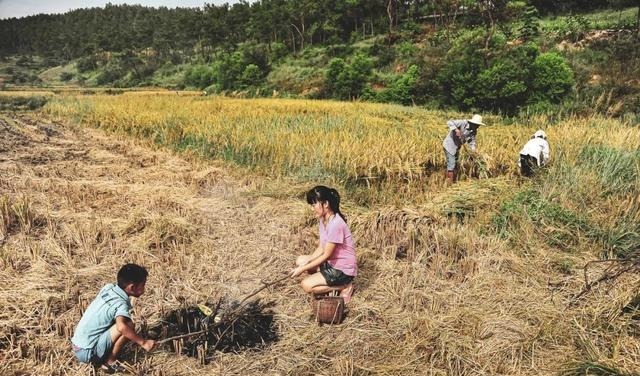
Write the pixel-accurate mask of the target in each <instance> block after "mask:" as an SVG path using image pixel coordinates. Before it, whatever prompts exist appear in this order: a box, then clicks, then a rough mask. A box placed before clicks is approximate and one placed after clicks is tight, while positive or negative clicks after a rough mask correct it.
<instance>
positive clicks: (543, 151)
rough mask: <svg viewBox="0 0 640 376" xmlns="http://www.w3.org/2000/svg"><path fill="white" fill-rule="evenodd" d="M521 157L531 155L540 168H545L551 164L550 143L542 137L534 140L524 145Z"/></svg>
mask: <svg viewBox="0 0 640 376" xmlns="http://www.w3.org/2000/svg"><path fill="white" fill-rule="evenodd" d="M520 155H530V156H532V157H534V158H535V159H536V161H538V166H544V165H545V164H547V162H549V143H548V142H547V140H545V139H544V138H541V137H536V138H532V139H531V140H529V141H527V143H526V144H524V147H523V148H522V150H520Z"/></svg>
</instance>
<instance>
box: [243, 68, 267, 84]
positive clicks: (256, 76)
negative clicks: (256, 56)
mask: <svg viewBox="0 0 640 376" xmlns="http://www.w3.org/2000/svg"><path fill="white" fill-rule="evenodd" d="M263 80H264V75H263V73H262V71H261V70H260V68H258V66H257V65H255V64H249V65H247V66H246V67H245V68H244V71H243V72H242V76H241V77H240V83H241V85H242V87H243V88H247V87H256V86H259V85H260V84H261V83H262V81H263Z"/></svg>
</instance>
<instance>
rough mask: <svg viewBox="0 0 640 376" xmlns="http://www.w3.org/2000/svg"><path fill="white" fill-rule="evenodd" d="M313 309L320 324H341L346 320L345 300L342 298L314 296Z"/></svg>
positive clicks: (312, 299)
mask: <svg viewBox="0 0 640 376" xmlns="http://www.w3.org/2000/svg"><path fill="white" fill-rule="evenodd" d="M311 309H312V311H313V315H314V317H315V318H316V322H317V323H318V324H339V323H341V322H342V319H343V318H344V299H343V298H342V297H341V296H327V295H318V296H314V297H312V298H311Z"/></svg>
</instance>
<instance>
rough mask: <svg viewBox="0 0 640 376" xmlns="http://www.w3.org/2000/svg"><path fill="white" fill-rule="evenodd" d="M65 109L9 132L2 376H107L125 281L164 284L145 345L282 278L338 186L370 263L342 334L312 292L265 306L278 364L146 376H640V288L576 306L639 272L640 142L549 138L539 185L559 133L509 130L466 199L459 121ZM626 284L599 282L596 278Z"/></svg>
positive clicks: (81, 100)
mask: <svg viewBox="0 0 640 376" xmlns="http://www.w3.org/2000/svg"><path fill="white" fill-rule="evenodd" d="M45 110H46V114H41V115H39V116H40V117H36V116H35V115H28V114H23V115H9V114H5V115H2V117H1V120H0V135H1V137H0V176H2V178H1V179H0V244H1V248H0V251H1V253H0V256H1V258H0V263H1V264H0V283H1V284H2V286H3V288H2V289H0V302H1V303H2V304H1V307H2V308H0V359H1V361H0V374H2V375H18V374H25V373H27V374H60V375H62V374H65V375H69V374H78V375H80V374H87V373H88V372H90V371H91V369H90V367H88V366H82V365H79V364H78V363H77V362H76V361H75V360H74V358H73V356H72V354H71V352H70V345H69V337H70V336H71V334H72V331H73V328H74V326H75V324H76V322H77V321H78V319H79V318H80V315H81V312H82V310H83V309H84V308H86V305H87V304H88V302H89V301H90V300H91V299H93V297H94V296H95V294H96V293H97V291H98V289H99V288H100V287H101V286H102V285H103V284H105V283H107V282H111V281H113V279H114V274H115V272H116V271H117V269H118V267H119V266H120V265H121V264H122V263H124V262H137V263H141V264H143V265H146V266H148V267H149V268H150V279H149V282H148V288H147V293H146V294H145V295H143V296H142V297H141V298H140V299H138V300H137V301H135V302H134V306H135V318H136V322H137V323H138V325H139V327H140V329H141V330H146V329H147V328H157V327H158V325H162V323H163V322H165V321H166V320H167V318H168V317H169V314H170V313H171V312H175V311H176V310H180V309H187V308H189V307H193V306H195V305H196V304H199V303H206V302H217V301H220V300H224V301H234V300H235V301H239V300H241V299H242V298H243V297H244V296H246V295H247V294H249V293H251V292H252V291H254V290H255V289H256V288H257V287H260V286H261V281H265V282H268V281H273V280H276V279H279V278H281V277H282V276H283V273H286V272H287V271H288V270H289V268H290V267H291V265H292V262H293V260H294V259H295V255H296V254H300V253H303V252H309V251H311V250H312V248H313V246H314V245H315V242H316V239H315V233H316V227H315V226H316V225H315V222H314V221H313V218H312V216H311V212H310V210H309V209H308V208H307V206H306V204H305V203H304V202H303V200H301V195H302V193H303V192H304V191H305V190H306V189H308V188H309V187H310V186H312V185H314V184H316V183H324V182H329V183H332V184H338V185H339V188H340V189H341V192H343V196H344V204H345V208H344V210H343V211H344V212H345V213H346V214H347V218H348V223H349V224H350V226H351V228H352V231H353V233H354V237H355V238H356V241H357V245H358V258H359V267H360V271H359V273H360V275H359V277H358V278H357V280H356V294H355V295H354V298H353V300H352V302H351V303H350V304H349V312H348V314H347V316H346V318H345V321H344V322H343V323H342V324H340V325H337V326H331V325H325V326H317V325H316V324H315V323H314V322H313V318H312V316H311V311H310V309H309V305H308V299H307V297H305V296H304V295H303V293H302V291H301V290H300V288H299V287H298V286H297V284H296V281H294V280H290V281H287V282H285V283H283V284H279V285H274V286H272V287H269V288H267V289H265V290H263V291H261V292H260V293H259V294H258V295H256V299H259V303H258V301H256V302H257V303H256V304H260V306H261V309H263V311H261V314H264V315H266V316H270V317H272V319H273V321H272V322H273V326H272V329H273V331H274V332H275V333H276V334H277V338H273V337H269V338H268V340H269V341H270V342H269V343H265V345H264V346H257V348H253V349H246V348H235V349H234V350H233V351H226V352H225V351H222V349H219V350H216V351H211V352H210V353H209V354H207V356H206V359H204V360H205V361H204V362H203V359H202V358H201V359H197V358H193V357H188V356H185V355H176V354H175V352H174V351H173V349H172V348H170V347H163V348H161V349H159V350H157V351H155V352H153V353H149V354H145V353H144V352H143V351H141V350H140V349H138V348H136V347H135V346H134V347H131V348H129V349H127V351H126V354H125V358H126V360H127V361H128V364H129V365H130V369H131V371H132V372H134V373H135V374H149V375H190V374H222V375H259V374H266V375H497V374H503V375H554V374H559V373H562V374H567V375H588V374H599V375H603V374H608V375H609V374H611V375H624V374H635V373H638V372H640V367H639V365H640V325H639V322H638V321H637V319H638V314H637V312H636V311H635V310H634V298H637V291H638V286H639V283H640V278H639V277H638V276H637V274H634V273H626V274H623V275H621V276H620V277H618V278H617V279H616V280H615V281H613V282H608V283H603V284H600V285H595V286H594V287H593V288H592V289H591V291H589V292H588V293H586V294H583V295H582V296H581V297H580V298H579V299H576V295H577V294H579V293H580V291H581V290H582V289H583V287H584V276H583V269H582V266H583V265H585V263H586V262H587V261H589V260H594V259H598V258H603V257H611V256H614V257H619V258H626V257H629V256H630V255H633V254H634V253H633V252H634V248H633V247H635V246H636V245H637V244H638V242H637V239H638V238H635V237H634V236H636V235H637V234H636V232H638V231H639V230H638V229H637V227H634V226H637V224H638V223H640V210H639V209H640V199H638V195H639V193H640V192H639V188H638V176H639V174H638V171H639V170H640V165H639V162H638V159H637V154H634V153H637V150H638V149H639V148H640V132H639V131H638V129H637V128H633V127H630V126H628V125H625V124H620V123H617V122H615V121H612V120H606V119H589V120H586V121H578V120H571V121H567V122H564V123H560V124H557V125H554V126H548V124H545V125H547V128H548V132H547V133H548V134H549V137H550V139H551V142H552V148H553V151H554V154H553V157H554V165H553V166H552V167H551V168H550V169H549V171H548V172H547V173H545V174H544V176H542V177H540V178H539V179H538V180H534V181H523V180H520V179H519V178H518V177H517V176H515V172H516V167H515V158H516V155H515V153H517V151H518V150H519V147H521V145H522V144H523V143H524V141H526V139H527V138H528V136H529V135H530V133H532V132H533V130H535V128H537V127H538V126H540V125H543V124H539V123H536V124H532V125H528V126H527V125H524V126H522V125H520V126H517V125H510V126H506V125H498V124H495V123H494V125H492V126H489V127H486V128H485V129H482V130H481V133H480V137H479V144H480V147H481V149H482V153H483V154H484V155H485V157H486V158H485V159H484V161H483V164H482V166H483V167H482V168H484V169H485V170H484V171H486V175H481V174H478V173H477V172H474V170H473V168H475V167H474V166H472V165H470V164H469V165H467V167H465V168H467V169H466V170H465V171H466V172H467V175H469V176H474V175H477V176H478V178H464V179H463V181H461V182H460V183H458V184H457V185H455V186H453V187H446V186H445V185H444V182H443V179H442V177H441V174H440V170H441V169H442V167H443V161H442V156H441V147H440V143H441V139H442V137H443V136H444V132H446V128H445V125H444V121H445V120H446V117H448V116H446V115H445V114H441V113H433V112H427V111H423V110H419V109H416V108H404V107H397V106H383V105H367V104H342V103H329V102H303V101H274V100H255V101H254V100H252V101H247V100H244V101H241V100H232V99H218V98H183V97H178V96H176V97H175V98H169V97H167V96H166V95H160V96H157V95H146V96H145V95H140V94H136V95H126V94H125V95H122V96H92V97H74V96H65V97H62V98H59V99H56V100H55V101H52V102H49V104H47V106H46V107H45ZM52 115H55V116H56V117H57V120H56V121H55V122H51V121H48V120H45V119H46V117H45V116H52ZM458 116H463V115H458ZM494 120H495V119H494ZM70 123H72V124H82V125H89V126H93V127H99V128H103V129H106V130H108V131H116V132H114V133H111V134H105V133H103V132H102V131H101V130H92V129H90V128H85V127H77V126H73V125H69V124H70ZM128 135H136V136H140V137H142V139H143V142H140V141H133V140H132V138H130V137H129V136H128ZM149 140H151V141H152V142H153V143H158V144H161V145H163V146H168V147H170V148H173V149H175V150H179V151H191V152H189V153H185V154H176V153H171V152H170V151H167V150H166V148H160V149H158V148H154V147H153V145H151V143H149V142H148V141H149ZM283 141H285V142H283ZM194 152H195V153H194ZM194 154H196V156H195V157H194ZM201 156H205V157H216V158H226V159H228V160H231V161H233V162H236V164H238V163H239V164H240V165H241V166H240V167H238V166H237V165H235V166H230V165H228V164H226V163H223V162H220V161H216V160H214V159H206V158H205V159H203V158H201ZM474 163H475V162H474ZM607 165H608V166H609V167H610V168H611V169H613V171H614V172H612V173H611V174H610V172H611V171H612V170H606V169H604V168H601V167H602V166H607ZM245 167H248V168H245ZM616 169H617V170H616ZM325 170H327V171H329V173H330V174H331V175H332V176H331V177H329V176H324V175H323V171H325ZM265 173H266V174H265ZM266 176H269V177H266ZM276 177H279V178H276ZM332 179H334V180H332ZM376 179H379V180H384V182H382V183H374V181H375V180H376ZM616 179H617V180H616ZM634 179H635V180H634ZM367 182H368V183H369V186H367ZM361 183H363V184H361ZM340 184H342V185H340ZM589 192H591V193H590V194H589ZM385 196H394V197H385ZM363 204H368V207H367V206H365V205H363ZM607 267H608V264H607V263H598V264H595V265H594V266H593V267H590V268H589V269H588V270H587V276H588V278H589V279H590V280H594V279H596V278H599V277H600V276H602V273H603V272H604V271H606V268H607ZM635 300H638V299H635ZM635 304H636V305H640V304H637V303H635ZM635 309H637V307H636V308H635ZM156 334H158V333H156ZM165 334H166V333H165ZM159 335H160V336H162V335H163V333H159ZM203 363H206V364H203Z"/></svg>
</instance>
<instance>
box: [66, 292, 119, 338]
mask: <svg viewBox="0 0 640 376" xmlns="http://www.w3.org/2000/svg"><path fill="white" fill-rule="evenodd" d="M129 311H131V300H130V299H129V296H128V295H127V293H126V292H124V290H123V289H121V288H120V287H119V286H118V285H117V284H113V283H109V284H108V285H106V286H104V287H103V288H102V290H100V292H99V293H98V296H96V298H95V299H94V300H93V301H92V302H91V304H89V307H87V310H86V311H85V312H84V314H83V315H82V318H81V319H80V322H79V323H78V326H77V327H76V330H75V332H74V334H73V338H71V342H73V344H74V345H76V346H78V347H80V348H82V349H91V348H93V347H94V346H95V344H96V341H97V340H98V338H99V337H100V335H101V334H102V333H104V332H105V331H107V330H109V328H111V326H113V324H114V323H115V321H116V317H117V316H124V317H127V318H131V314H130V313H129Z"/></svg>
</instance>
